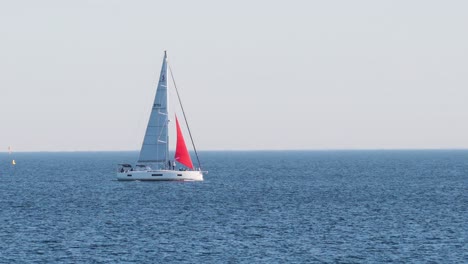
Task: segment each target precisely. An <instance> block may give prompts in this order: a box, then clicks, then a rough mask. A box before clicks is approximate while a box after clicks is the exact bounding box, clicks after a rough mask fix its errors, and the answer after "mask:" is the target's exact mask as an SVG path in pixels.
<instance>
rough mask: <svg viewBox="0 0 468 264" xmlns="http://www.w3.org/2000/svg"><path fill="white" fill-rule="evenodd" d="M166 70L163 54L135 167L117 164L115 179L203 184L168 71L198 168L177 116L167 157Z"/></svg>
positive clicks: (165, 55) (165, 57)
mask: <svg viewBox="0 0 468 264" xmlns="http://www.w3.org/2000/svg"><path fill="white" fill-rule="evenodd" d="M167 68H168V63H167V53H166V51H164V59H163V63H162V68H161V74H160V76H159V82H158V86H157V89H156V96H155V98H154V102H153V105H152V109H151V114H150V118H149V121H148V126H147V127H146V133H145V137H144V140H143V144H142V146H141V150H140V155H139V157H138V161H137V163H136V165H135V167H133V166H132V165H131V164H119V168H118V171H117V180H119V181H134V180H140V181H174V180H175V181H203V171H202V169H201V165H200V159H199V158H198V153H197V150H196V148H195V144H194V142H193V138H192V135H191V132H190V128H189V126H188V122H187V118H186V117H185V112H184V109H183V106H182V101H181V99H180V96H179V92H178V90H177V86H176V85H175V81H174V77H173V75H172V71H171V72H170V73H171V77H172V81H173V84H174V88H175V91H176V92H177V97H178V99H179V100H178V102H179V104H180V108H181V109H182V113H183V116H184V120H185V124H186V125H187V130H188V132H189V135H190V140H191V141H192V145H193V150H194V152H195V155H196V158H197V161H198V168H195V167H194V165H193V163H192V159H191V157H190V153H189V151H188V150H187V145H186V144H185V140H184V136H183V134H182V129H181V127H180V123H179V119H178V118H177V116H176V117H175V121H176V122H175V126H176V133H177V142H176V150H175V155H174V159H171V158H170V157H169V125H170V124H171V122H170V119H169V112H168V89H167ZM169 70H170V67H169Z"/></svg>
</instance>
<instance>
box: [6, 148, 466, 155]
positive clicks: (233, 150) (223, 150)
mask: <svg viewBox="0 0 468 264" xmlns="http://www.w3.org/2000/svg"><path fill="white" fill-rule="evenodd" d="M421 150H427V151H446V150H468V148H464V147H462V148H330V149H202V150H198V151H199V152H217V151H222V152H250V151H251V152H255V151H258V152H267V151H271V152H279V151H297V152H301V151H321V152H326V151H421ZM139 151H140V150H26V151H23V150H20V151H13V152H12V153H73V152H139ZM171 151H172V152H174V151H175V150H170V152H171ZM190 152H193V150H192V151H190ZM0 153H2V154H3V153H4V154H9V153H10V152H8V151H0Z"/></svg>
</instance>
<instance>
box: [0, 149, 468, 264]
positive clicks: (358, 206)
mask: <svg viewBox="0 0 468 264" xmlns="http://www.w3.org/2000/svg"><path fill="white" fill-rule="evenodd" d="M13 155H14V158H15V159H16V162H17V165H16V166H14V167H13V166H12V165H11V164H10V159H11V157H9V156H8V154H5V153H3V154H0V210H1V211H0V263H15V262H20V263H31V262H33V263H54V262H60V263H327V262H329V263H369V262H371V263H372V262H374V263H381V262H400V263H418V262H421V263H430V262H436V263H463V262H464V263H467V262H468V253H467V252H468V246H467V244H468V227H467V226H468V151H297V152H294V151H291V152H281V151H278V152H202V153H201V159H202V161H203V162H204V167H205V169H207V170H209V171H210V172H209V174H207V175H205V181H204V182H118V181H115V180H114V178H115V175H114V169H115V167H116V166H115V165H116V164H117V163H121V162H128V161H134V160H135V159H136V158H137V153H135V152H121V153H117V152H107V153H106V152H102V153H14V154H13Z"/></svg>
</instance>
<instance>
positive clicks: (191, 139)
mask: <svg viewBox="0 0 468 264" xmlns="http://www.w3.org/2000/svg"><path fill="white" fill-rule="evenodd" d="M168 66H169V72H170V73H171V79H172V83H174V88H175V90H176V93H177V99H179V104H180V108H181V109H182V114H183V115H184V120H185V124H186V125H187V130H188V132H189V136H190V141H192V146H193V150H194V152H195V156H196V157H197V162H198V168H199V169H200V170H202V167H201V163H200V158H199V157H198V152H197V148H196V147H195V142H194V141H193V137H192V132H191V131H190V126H189V124H188V121H187V116H186V115H185V111H184V106H183V105H182V100H181V99H180V95H179V90H178V89H177V85H176V82H175V79H174V74H173V73H172V68H171V65H168Z"/></svg>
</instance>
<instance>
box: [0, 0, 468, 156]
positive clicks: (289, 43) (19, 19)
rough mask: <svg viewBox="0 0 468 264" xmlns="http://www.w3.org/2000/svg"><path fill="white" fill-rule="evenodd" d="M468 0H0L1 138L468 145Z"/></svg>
mask: <svg viewBox="0 0 468 264" xmlns="http://www.w3.org/2000/svg"><path fill="white" fill-rule="evenodd" d="M467 10H468V1H427V0H421V1H409V0H404V1H403V0H402V1H397V0H392V1H385V0H382V1H375V0H369V1H348V0H343V1H328V0H327V1H306V0H304V1H294V0H293V1H291V0H290V1H271V0H269V1H267V0H264V1H251V0H249V1H247V0H237V1H206V0H199V1H150V0H147V1H130V0H127V1H116V0H88V1H83V0H80V1H78V0H76V1H64V0H55V1H51V0H42V1H33V0H30V1H22V0H17V1H7V0H3V1H2V0H0V36H1V39H0V96H1V101H0V124H1V127H0V128H1V129H0V151H6V150H7V147H8V146H9V145H11V146H12V147H13V148H14V150H16V151H61V150H67V151H75V150H137V149H139V148H140V144H141V142H142V140H143V134H144V131H145V127H146V123H147V120H148V117H149V110H150V108H151V104H152V100H153V98H154V93H155V89H156V80H157V79H158V75H159V71H160V67H161V59H162V56H163V51H164V50H165V49H167V50H168V55H169V61H170V64H171V66H172V68H173V70H174V74H175V77H176V81H177V84H178V86H179V89H180V93H181V95H182V99H183V101H184V106H185V108H186V109H185V110H186V112H187V114H188V118H189V122H190V123H191V129H192V132H193V136H194V138H195V141H196V143H197V146H198V148H199V149H202V150H211V149H216V150H231V149H235V150H237V149H363V148H364V149H368V148H377V149H388V148H392V149H393V148H468V103H467V100H468V34H467V27H468V16H467Z"/></svg>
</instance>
